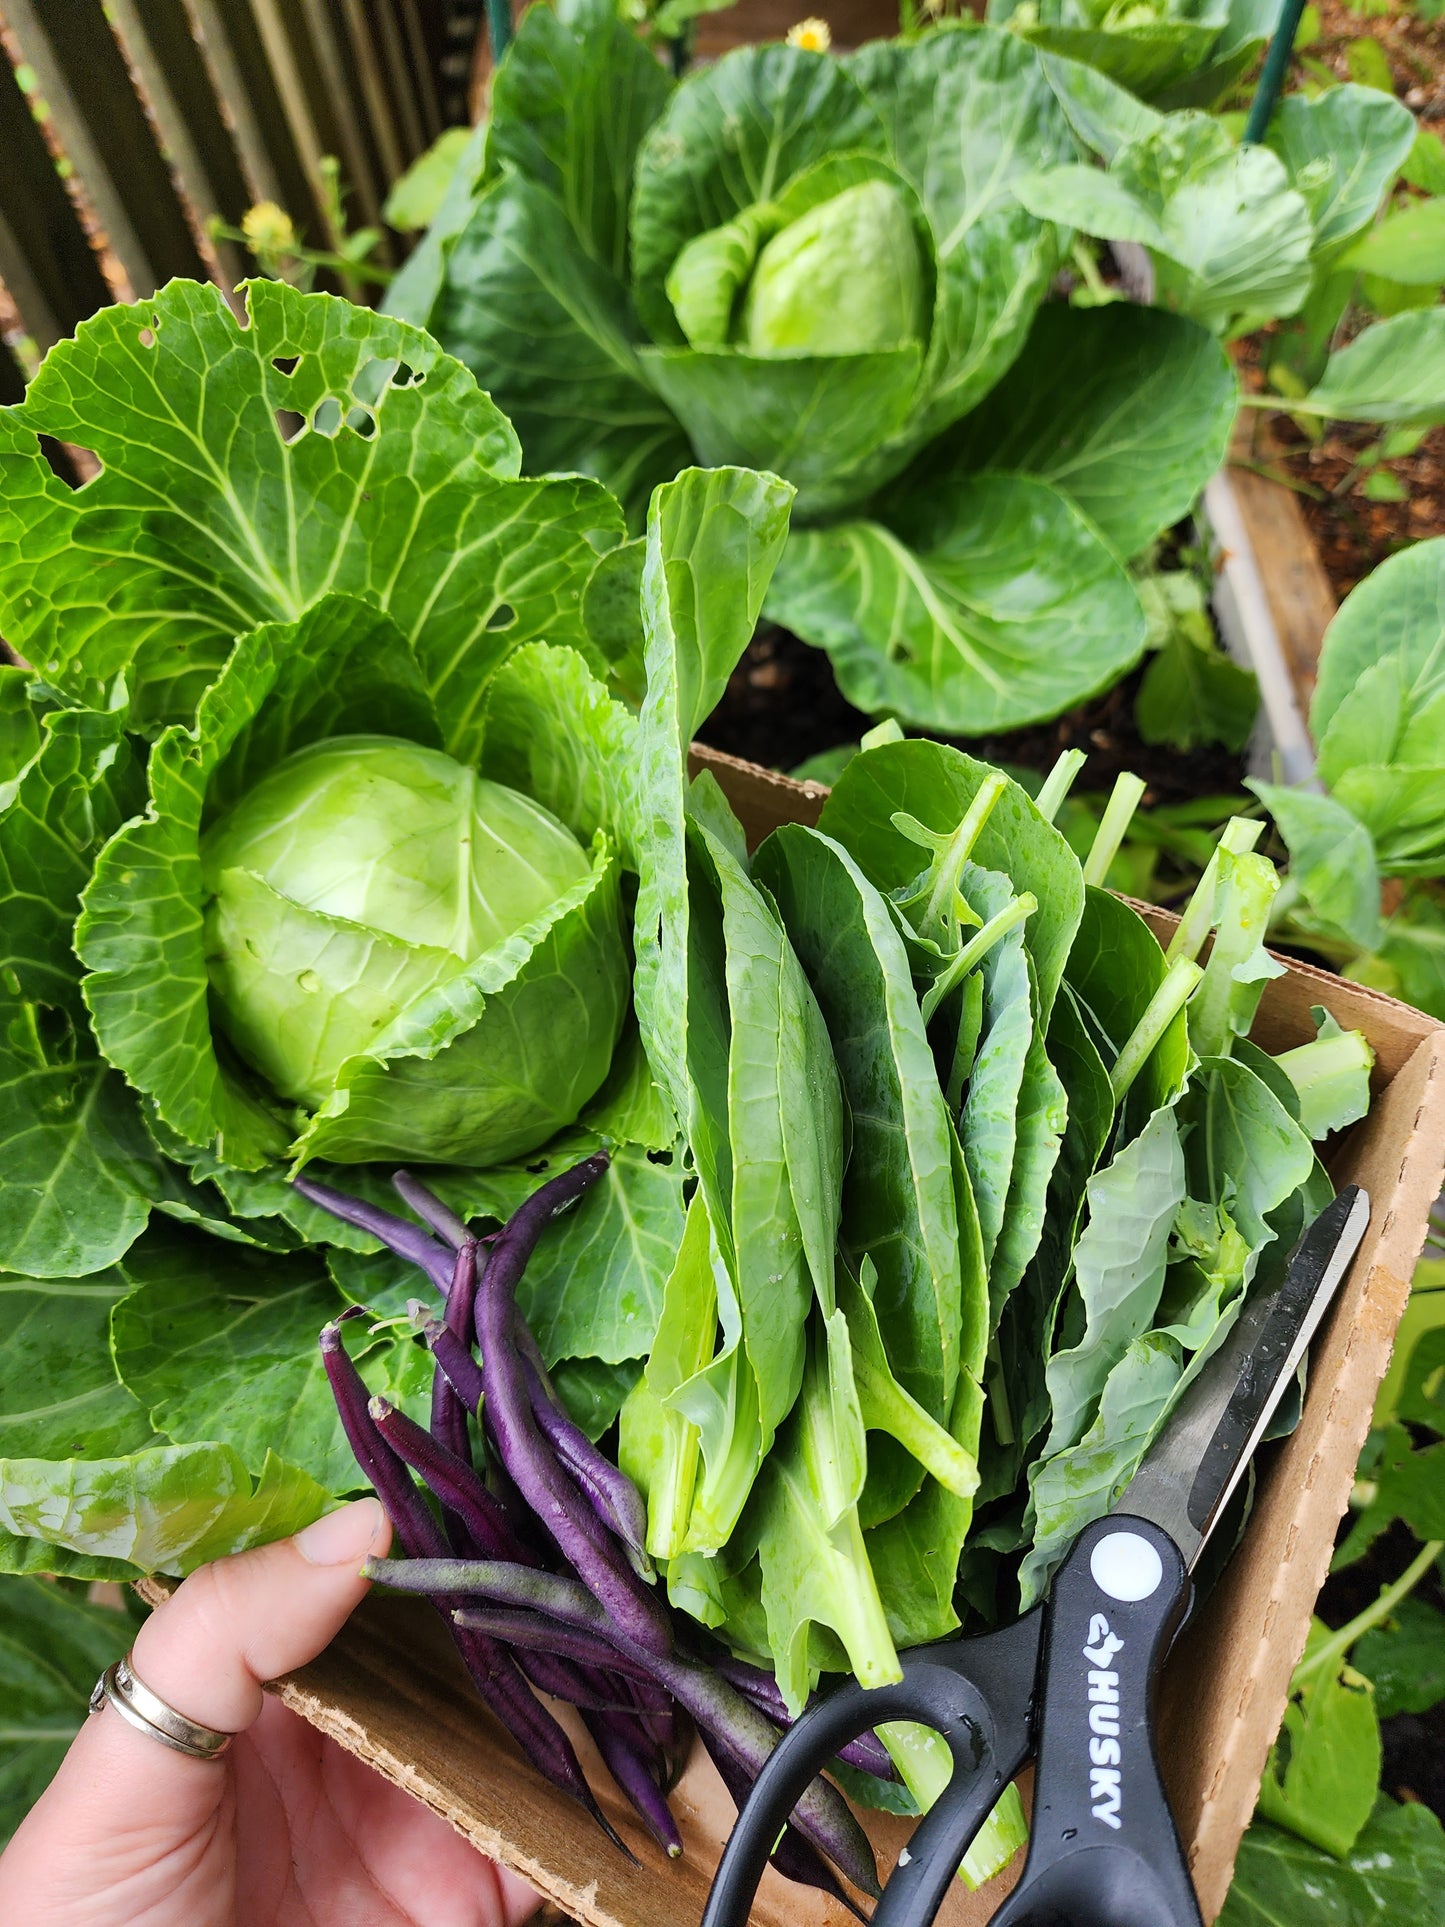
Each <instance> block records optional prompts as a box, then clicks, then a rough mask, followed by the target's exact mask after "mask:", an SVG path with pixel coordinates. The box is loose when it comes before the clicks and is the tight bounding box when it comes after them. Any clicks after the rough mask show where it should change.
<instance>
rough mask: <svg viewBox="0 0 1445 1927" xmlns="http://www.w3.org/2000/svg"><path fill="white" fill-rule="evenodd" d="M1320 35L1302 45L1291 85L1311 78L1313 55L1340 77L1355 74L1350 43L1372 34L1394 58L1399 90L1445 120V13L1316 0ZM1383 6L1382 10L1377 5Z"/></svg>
mask: <svg viewBox="0 0 1445 1927" xmlns="http://www.w3.org/2000/svg"><path fill="white" fill-rule="evenodd" d="M1315 4H1316V10H1317V11H1318V13H1319V16H1320V35H1319V38H1318V39H1317V40H1314V41H1312V42H1311V43H1310V45H1309V46H1308V47H1304V48H1301V49H1300V53H1301V55H1303V56H1304V58H1303V59H1300V58H1298V57H1297V59H1296V62H1295V70H1294V73H1293V74H1292V75H1291V78H1290V87H1291V89H1293V88H1295V87H1298V86H1300V85H1301V84H1302V83H1304V82H1307V81H1308V80H1309V79H1310V71H1309V67H1308V65H1307V64H1306V63H1307V62H1308V61H1310V60H1316V61H1320V62H1322V63H1323V64H1324V65H1325V66H1326V67H1328V68H1329V69H1330V71H1331V73H1333V74H1334V75H1335V77H1336V78H1337V79H1339V80H1349V79H1350V78H1351V77H1352V76H1351V74H1350V68H1349V58H1348V49H1349V45H1350V42H1351V41H1352V40H1361V39H1364V38H1365V37H1366V36H1367V35H1368V37H1369V38H1370V39H1371V40H1377V41H1378V42H1379V44H1380V46H1381V48H1382V49H1383V51H1384V55H1385V58H1386V60H1388V61H1389V63H1390V74H1391V77H1392V78H1393V80H1394V82H1395V93H1396V95H1397V97H1398V98H1399V99H1400V100H1403V101H1404V103H1405V105H1406V106H1407V107H1409V108H1412V109H1413V110H1414V112H1415V113H1416V114H1418V115H1419V117H1420V118H1421V120H1423V121H1426V122H1427V123H1428V122H1431V121H1440V122H1445V18H1442V19H1439V20H1423V19H1421V18H1420V16H1419V15H1418V14H1417V13H1415V12H1413V11H1412V10H1410V9H1409V8H1407V7H1399V6H1396V7H1392V6H1389V5H1388V4H1385V5H1383V6H1380V5H1379V0H1361V4H1359V5H1358V6H1349V5H1346V4H1345V0H1315ZM1377 7H1378V10H1376V9H1377Z"/></svg>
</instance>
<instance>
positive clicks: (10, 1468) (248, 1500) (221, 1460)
mask: <svg viewBox="0 0 1445 1927" xmlns="http://www.w3.org/2000/svg"><path fill="white" fill-rule="evenodd" d="M326 1503H327V1494H326V1493H325V1491H323V1489H322V1488H321V1487H320V1486H319V1485H317V1483H316V1481H315V1480H314V1479H312V1478H310V1477H309V1476H308V1475H307V1474H306V1473H305V1472H302V1471H301V1470H299V1468H298V1467H296V1466H294V1465H287V1464H286V1462H285V1460H284V1459H279V1458H277V1457H276V1456H275V1455H274V1454H272V1453H268V1454H267V1455H266V1459H265V1462H264V1464H263V1466H262V1469H261V1472H260V1475H259V1476H258V1477H257V1478H256V1479H255V1480H254V1481H253V1480H252V1477H251V1475H250V1473H249V1472H248V1471H247V1470H246V1468H245V1466H244V1465H243V1464H242V1462H241V1459H240V1458H239V1457H238V1455H237V1454H236V1453H235V1452H234V1451H233V1450H232V1449H231V1447H230V1446H228V1445H156V1446H149V1447H147V1448H146V1449H144V1450H143V1451H139V1452H133V1453H131V1454H130V1455H129V1456H128V1457H124V1458H110V1459H59V1460H46V1459H0V1529H3V1531H4V1532H5V1533H6V1534H7V1535H9V1536H8V1539H7V1540H6V1541H4V1542H3V1543H0V1569H3V1570H7V1571H20V1572H33V1571H36V1570H37V1569H39V1570H50V1571H55V1570H56V1569H57V1566H59V1567H60V1569H62V1570H74V1567H75V1564H77V1563H78V1564H80V1565H81V1566H82V1568H83V1569H86V1570H87V1571H88V1572H91V1573H94V1572H95V1567H96V1566H97V1565H99V1568H100V1570H99V1572H98V1573H96V1574H95V1576H100V1577H105V1578H117V1577H120V1576H122V1573H123V1572H124V1571H128V1572H129V1573H130V1574H131V1575H132V1576H138V1575H139V1574H142V1573H148V1572H173V1573H187V1572H191V1571H192V1570H193V1569H194V1568H195V1567H196V1566H201V1565H205V1564H206V1563H207V1562H208V1561H210V1560H212V1559H220V1558H224V1557H225V1555H226V1554H227V1553H231V1552H244V1551H245V1550H246V1549H247V1548H248V1547H249V1546H260V1545H267V1544H269V1543H270V1541H271V1540H273V1539H285V1538H287V1537H289V1535H290V1534H291V1533H293V1532H299V1531H300V1530H301V1528H302V1526H304V1525H309V1524H310V1522H311V1521H312V1520H313V1519H315V1518H317V1517H319V1515H320V1514H321V1513H322V1512H324V1511H325V1510H326ZM37 1540H38V1541H41V1542H43V1543H44V1544H45V1545H46V1546H47V1547H51V1546H55V1547H60V1548H62V1549H63V1551H68V1552H70V1553H73V1554H76V1555H79V1558H78V1560H77V1561H74V1562H71V1563H70V1564H66V1562H65V1561H64V1560H63V1559H59V1560H57V1559H55V1558H54V1557H53V1556H50V1555H41V1561H42V1563H41V1564H40V1566H39V1567H38V1568H37V1565H36V1563H35V1553H34V1543H35V1542H36V1541H37ZM118 1568H119V1569H118Z"/></svg>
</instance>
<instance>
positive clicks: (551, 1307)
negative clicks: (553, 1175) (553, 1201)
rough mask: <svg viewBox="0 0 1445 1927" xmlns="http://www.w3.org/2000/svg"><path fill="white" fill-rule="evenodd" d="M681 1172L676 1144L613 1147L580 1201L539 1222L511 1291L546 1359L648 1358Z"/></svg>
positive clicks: (675, 1234)
mask: <svg viewBox="0 0 1445 1927" xmlns="http://www.w3.org/2000/svg"><path fill="white" fill-rule="evenodd" d="M683 1178H684V1171H683V1166H682V1159H681V1153H680V1150H678V1151H668V1152H666V1153H665V1154H663V1156H662V1157H661V1158H652V1157H649V1156H648V1155H647V1153H646V1152H645V1151H643V1150H642V1149H640V1148H639V1147H637V1146H632V1145H629V1146H626V1147H623V1148H620V1149H618V1150H615V1151H614V1152H613V1154H612V1162H611V1164H610V1165H609V1167H608V1169H607V1172H606V1174H605V1176H603V1177H602V1178H601V1179H600V1180H599V1181H598V1183H596V1184H594V1185H593V1186H592V1188H591V1189H590V1190H589V1191H588V1193H587V1195H586V1196H585V1198H583V1199H582V1201H581V1203H580V1204H579V1205H578V1206H577V1207H576V1208H575V1209H573V1210H571V1211H568V1212H567V1213H566V1214H565V1215H564V1216H563V1217H561V1218H560V1219H558V1220H557V1221H556V1223H555V1224H553V1225H550V1226H549V1227H548V1229H547V1231H546V1232H545V1233H544V1234H543V1237H542V1239H541V1241H540V1242H539V1244H538V1246H537V1250H536V1253H535V1255H534V1256H533V1258H532V1259H531V1260H530V1262H529V1263H528V1266H527V1270H526V1274H525V1276H524V1277H523V1279H522V1284H521V1287H520V1289H519V1291H518V1294H517V1299H518V1303H519V1304H520V1306H521V1308H522V1312H523V1315H524V1316H525V1318H526V1320H527V1322H528V1324H529V1325H530V1326H531V1328H532V1330H533V1332H534V1333H535V1335H536V1339H537V1343H538V1344H539V1345H540V1346H541V1348H542V1356H543V1357H544V1358H545V1359H546V1361H547V1363H548V1364H549V1365H555V1364H556V1363H557V1362H558V1361H559V1360H560V1359H564V1358H597V1359H602V1360H605V1361H607V1362H608V1363H610V1364H619V1363H621V1361H622V1360H624V1359H628V1358H646V1357H647V1356H648V1353H649V1351H650V1350H651V1347H652V1341H653V1338H654V1336H655V1335H656V1332H657V1324H658V1320H659V1318H660V1317H661V1315H662V1300H663V1287H664V1285H665V1283H666V1280H667V1278H668V1275H669V1273H670V1272H671V1270H672V1267H673V1263H674V1260H675V1259H676V1256H677V1250H678V1246H679V1244H680V1243H681V1242H682V1227H683V1199H682V1188H683ZM538 1182H539V1180H538V1178H537V1177H536V1176H535V1175H534V1176H532V1177H531V1178H530V1183H531V1185H532V1186H533V1187H534V1188H535V1186H536V1184H537V1183H538Z"/></svg>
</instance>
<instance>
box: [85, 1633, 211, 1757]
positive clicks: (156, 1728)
mask: <svg viewBox="0 0 1445 1927" xmlns="http://www.w3.org/2000/svg"><path fill="white" fill-rule="evenodd" d="M106 1705H110V1706H113V1707H114V1708H115V1710H116V1712H117V1713H119V1714H120V1716H121V1718H122V1719H123V1720H124V1721H125V1722H126V1724H127V1725H128V1726H133V1727H134V1728H135V1729H136V1731H137V1732H138V1733H144V1734H146V1735H147V1736H148V1737H149V1738H150V1739H153V1740H159V1741H160V1743H161V1745H162V1746H168V1747H170V1749H171V1750H172V1752H174V1753H184V1754H185V1755H186V1756H187V1758H188V1759H192V1760H219V1759H220V1757H221V1755H222V1754H223V1753H224V1752H225V1750H226V1748H227V1747H228V1746H229V1745H230V1744H231V1741H232V1740H233V1739H234V1738H235V1735H234V1734H233V1733H220V1732H217V1730H216V1728H215V1727H213V1726H201V1725H199V1724H198V1723H197V1722H196V1721H195V1720H188V1719H187V1718H186V1716H185V1714H184V1713H178V1712H177V1711H176V1709H175V1707H174V1706H169V1705H167V1703H166V1702H165V1700H163V1699H162V1698H161V1696H160V1694H159V1693H153V1692H152V1691H151V1689H150V1688H149V1686H147V1685H146V1683H145V1681H144V1680H141V1679H137V1678H136V1676H135V1674H134V1673H133V1672H132V1671H131V1666H130V1656H129V1654H127V1656H126V1657H125V1658H124V1659H118V1660H117V1661H116V1662H115V1664H114V1665H113V1666H107V1667H106V1669H105V1671H104V1672H103V1673H102V1674H101V1676H100V1678H99V1679H98V1680H97V1681H96V1682H95V1691H94V1692H93V1693H92V1694H91V1696H90V1710H91V1712H92V1713H99V1712H100V1711H101V1709H102V1708H103V1707H105V1706H106Z"/></svg>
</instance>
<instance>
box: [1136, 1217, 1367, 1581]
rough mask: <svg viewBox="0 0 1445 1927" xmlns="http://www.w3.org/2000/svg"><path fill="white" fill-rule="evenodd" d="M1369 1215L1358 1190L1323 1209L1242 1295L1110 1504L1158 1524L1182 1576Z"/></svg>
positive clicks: (1260, 1430)
mask: <svg viewBox="0 0 1445 1927" xmlns="http://www.w3.org/2000/svg"><path fill="white" fill-rule="evenodd" d="M1369 1218H1370V1200H1369V1197H1368V1196H1367V1195H1366V1193H1365V1192H1364V1191H1362V1190H1361V1189H1360V1187H1359V1186H1358V1185H1357V1184H1351V1185H1347V1186H1346V1188H1345V1189H1344V1190H1343V1191H1341V1193H1340V1195H1339V1196H1338V1197H1337V1198H1336V1199H1334V1201H1333V1202H1332V1203H1330V1204H1328V1205H1326V1206H1325V1208H1324V1210H1323V1211H1322V1212H1321V1213H1320V1215H1319V1216H1318V1217H1317V1218H1316V1219H1315V1221H1314V1223H1313V1224H1312V1225H1310V1226H1309V1228H1308V1229H1307V1230H1306V1232H1305V1234H1304V1236H1303V1237H1302V1238H1301V1239H1300V1241H1299V1243H1298V1244H1297V1245H1296V1246H1295V1249H1294V1253H1293V1255H1292V1256H1291V1258H1290V1261H1289V1264H1288V1265H1287V1266H1286V1267H1285V1274H1284V1277H1283V1278H1282V1279H1281V1280H1280V1282H1279V1284H1278V1285H1276V1286H1275V1288H1274V1289H1273V1290H1272V1291H1268V1292H1265V1293H1264V1294H1263V1295H1262V1296H1256V1297H1252V1298H1249V1299H1246V1301H1245V1304H1244V1307H1243V1309H1242V1310H1241V1312H1240V1314H1239V1316H1238V1318H1236V1320H1235V1321H1234V1325H1233V1327H1232V1328H1231V1330H1230V1331H1229V1333H1228V1335H1227V1336H1226V1337H1225V1339H1224V1341H1223V1343H1222V1344H1221V1345H1220V1347H1219V1350H1218V1351H1217V1352H1216V1353H1215V1354H1214V1356H1213V1357H1212V1358H1211V1359H1209V1360H1208V1361H1207V1362H1206V1363H1205V1365H1204V1367H1203V1368H1202V1370H1201V1371H1200V1373H1199V1376H1198V1377H1197V1378H1196V1379H1195V1380H1194V1382H1193V1383H1192V1384H1191V1385H1189V1386H1187V1387H1186V1388H1185V1390H1184V1392H1183V1394H1182V1395H1181V1397H1180V1400H1179V1403H1178V1405H1177V1406H1176V1407H1175V1408H1174V1410H1173V1412H1171V1413H1170V1415H1169V1419H1168V1422H1167V1423H1166V1424H1165V1427H1164V1429H1163V1431H1162V1432H1161V1433H1160V1435H1159V1437H1158V1439H1156V1441H1155V1442H1154V1444H1153V1445H1152V1446H1151V1447H1150V1449H1149V1452H1148V1453H1147V1455H1146V1456H1145V1458H1144V1461H1143V1463H1142V1464H1141V1465H1140V1467H1139V1470H1138V1471H1137V1472H1136V1473H1135V1474H1134V1477H1133V1478H1132V1479H1131V1480H1130V1481H1129V1484H1128V1485H1127V1486H1126V1487H1125V1488H1124V1491H1123V1494H1122V1495H1121V1497H1120V1499H1119V1501H1118V1503H1117V1505H1115V1507H1114V1511H1115V1512H1127V1513H1132V1514H1133V1515H1134V1516H1135V1517H1136V1518H1142V1519H1151V1520H1153V1522H1154V1524H1155V1525H1157V1526H1161V1527H1162V1528H1163V1529H1164V1531H1165V1532H1167V1533H1168V1534H1169V1536H1170V1538H1171V1539H1172V1540H1173V1541H1174V1543H1175V1545H1177V1546H1178V1548H1179V1550H1180V1552H1181V1553H1182V1554H1183V1555H1184V1563H1185V1565H1186V1566H1188V1567H1189V1568H1190V1569H1191V1570H1192V1569H1193V1567H1194V1565H1195V1563H1196V1561H1197V1560H1198V1558H1199V1555H1200V1553H1201V1552H1202V1551H1203V1550H1204V1545H1205V1542H1206V1540H1207V1539H1208V1537H1209V1534H1210V1532H1211V1531H1212V1530H1213V1527H1214V1523H1215V1521H1216V1520H1217V1519H1218V1517H1219V1515H1220V1513H1221V1512H1222V1511H1223V1510H1224V1507H1225V1505H1226V1503H1227V1502H1228V1500H1229V1497H1230V1495H1231V1494H1232V1493H1233V1491H1234V1489H1235V1487H1236V1486H1237V1485H1238V1483H1239V1481H1240V1479H1241V1478H1242V1477H1243V1476H1244V1469H1245V1467H1246V1466H1247V1465H1248V1464H1249V1460H1250V1455H1251V1454H1252V1453H1253V1451H1254V1448H1255V1447H1256V1446H1257V1445H1258V1444H1259V1441H1260V1439H1261V1438H1262V1437H1263V1436H1264V1432H1265V1428H1266V1427H1267V1426H1268V1424H1269V1422H1270V1420H1271V1418H1273V1416H1274V1413H1275V1408H1276V1407H1277V1406H1278V1404H1279V1402H1280V1399H1281V1398H1282V1397H1283V1396H1284V1392H1285V1388H1286V1386H1287V1385H1288V1384H1289V1382H1290V1379H1291V1378H1292V1377H1293V1375H1294V1373H1295V1370H1296V1369H1297V1367H1298V1365H1299V1362H1300V1359H1301V1358H1302V1357H1303V1356H1304V1350H1305V1347H1306V1346H1307V1345H1308V1344H1309V1342H1310V1340H1311V1339H1312V1338H1313V1337H1314V1335H1315V1332H1316V1331H1317V1330H1318V1328H1319V1324H1320V1320H1321V1319H1322V1318H1323V1317H1324V1315H1325V1313H1326V1311H1327V1310H1328V1309H1329V1306H1330V1301H1331V1299H1332V1298H1333V1297H1334V1295H1335V1292H1336V1291H1337V1289H1338V1288H1339V1283H1340V1280H1341V1279H1342V1278H1343V1277H1344V1275H1345V1273H1346V1271H1347V1270H1348V1269H1349V1265H1350V1260H1351V1259H1352V1258H1353V1257H1354V1255H1355V1253H1356V1251H1358V1250H1359V1247H1360V1240H1361V1239H1362V1238H1363V1237H1364V1235H1365V1226H1366V1225H1367V1224H1368V1223H1369Z"/></svg>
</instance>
